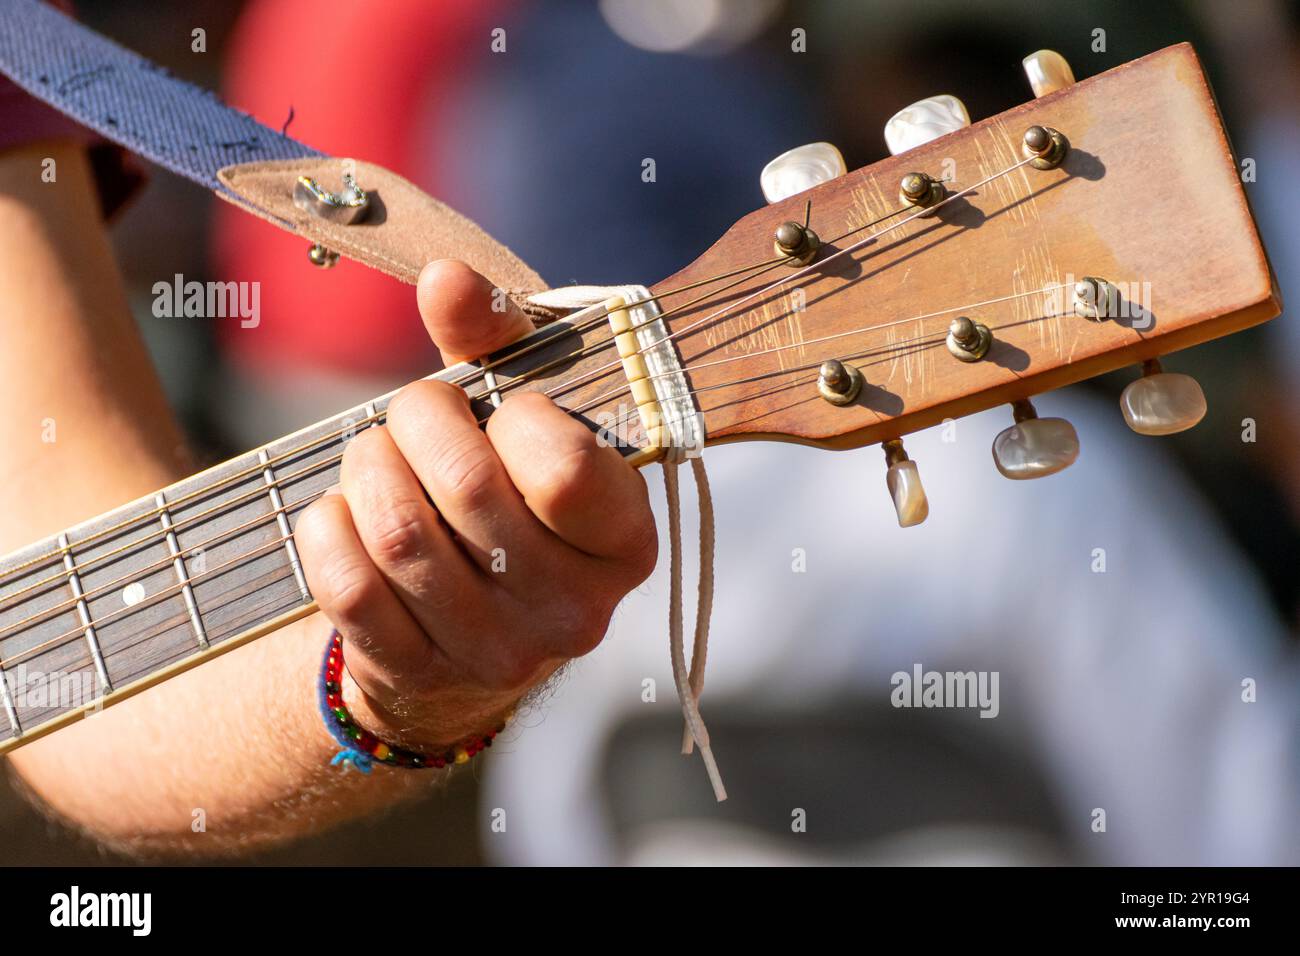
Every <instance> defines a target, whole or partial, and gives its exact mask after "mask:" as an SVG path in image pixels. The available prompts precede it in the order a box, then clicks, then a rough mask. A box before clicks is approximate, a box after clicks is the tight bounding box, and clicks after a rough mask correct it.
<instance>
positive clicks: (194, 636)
mask: <svg viewBox="0 0 1300 956" xmlns="http://www.w3.org/2000/svg"><path fill="white" fill-rule="evenodd" d="M571 329H572V326H571V324H570V322H557V323H554V324H552V325H549V326H546V327H545V328H544V329H541V330H539V331H538V332H537V333H535V334H534V336H532V337H530V338H528V339H524V340H523V341H522V342H520V343H516V345H515V346H512V347H511V348H510V349H509V350H507V352H506V353H498V354H497V355H494V356H489V357H487V358H485V359H484V360H483V361H482V362H480V363H472V364H461V365H456V366H452V367H450V368H447V369H444V370H442V371H441V372H438V373H437V374H436V375H434V376H431V377H432V378H436V379H441V380H444V381H448V382H452V383H455V384H458V385H460V386H461V387H463V388H464V389H465V390H466V392H467V393H468V394H469V396H470V400H471V407H472V409H473V411H474V413H475V416H476V418H477V419H479V420H480V422H486V420H487V419H488V417H489V416H490V415H491V413H492V410H493V409H494V407H496V405H498V404H500V402H501V401H502V400H503V398H504V397H505V396H507V395H508V394H509V393H510V392H511V391H514V390H545V391H547V392H548V394H551V395H552V397H553V398H554V399H555V400H556V401H557V402H558V403H559V404H560V405H561V406H562V407H565V408H567V409H569V410H570V411H571V412H572V413H573V414H575V415H576V416H577V417H579V418H580V419H582V420H584V421H586V422H587V423H588V424H589V426H590V427H592V428H593V429H594V430H597V431H599V432H601V434H602V437H603V438H605V439H606V440H608V441H610V442H611V443H614V444H616V445H618V446H619V447H620V448H621V449H622V450H623V451H624V453H625V454H628V455H635V454H636V453H637V452H638V450H639V448H638V446H639V444H642V442H640V441H638V439H640V438H641V437H643V436H640V435H639V434H635V430H631V431H629V430H625V429H623V428H619V429H617V430H609V425H610V423H611V422H620V423H622V422H625V421H626V411H625V410H626V408H627V401H628V399H627V396H626V395H625V394H620V393H621V391H622V388H623V386H625V384H626V379H625V378H624V377H623V372H622V369H621V367H619V365H618V362H617V356H616V353H612V352H611V351H610V350H606V349H604V348H600V347H599V346H600V345H601V344H602V343H603V342H604V341H605V340H606V339H607V338H608V336H607V332H606V330H603V329H601V328H599V327H593V329H592V330H591V331H590V332H586V333H579V332H574V331H571ZM593 343H594V344H593ZM584 348H585V349H586V350H587V351H588V352H589V353H590V354H583V351H584ZM611 355H613V356H614V361H613V362H612V363H611ZM512 356H514V357H512ZM484 366H487V367H488V368H490V369H491V371H490V372H488V373H486V374H485V373H484V371H483V367H484ZM394 394H396V393H395V392H393V393H389V394H388V395H384V396H381V397H379V398H376V399H375V400H373V401H371V402H368V403H366V404H365V405H362V406H359V407H357V408H353V409H349V410H348V411H346V412H343V413H341V414H339V415H335V416H333V417H331V418H329V419H326V420H325V421H322V422H318V423H317V424H315V425H312V426H310V427H308V428H305V429H303V430H302V431H299V432H296V433H294V434H292V435H289V436H286V437H284V438H281V439H279V440H277V441H273V442H271V443H270V444H268V445H265V446H263V447H261V448H258V449H256V450H254V451H250V452H248V453H246V454H244V455H240V456H238V457H237V458H233V459H231V460H229V461H226V462H223V463H221V464H219V465H217V466H215V467H213V468H210V469H208V470H207V471H204V472H202V473H200V474H198V475H194V476H193V477H190V478H187V479H185V480H183V481H180V482H177V483H176V484H174V485H170V486H168V487H167V488H163V489H161V490H160V491H158V492H156V493H154V494H150V495H146V496H145V497H142V498H140V499H138V500H137V501H134V502H131V503H130V504H127V505H124V506H122V507H120V508H117V509H115V510H114V511H111V512H109V513H107V514H104V515H101V516H99V517H97V518H94V519H92V520H90V521H87V522H84V523H82V524H79V525H77V526H75V527H73V528H69V529H67V530H66V531H64V532H62V533H60V534H57V535H54V536H52V537H50V538H47V539H45V540H44V541H39V542H37V543H36V544H33V545H31V546H29V547H27V548H24V549H23V550H22V551H19V552H17V553H15V554H12V555H9V556H8V557H6V558H5V559H3V560H0V674H2V675H3V680H0V703H2V704H3V711H0V752H4V751H5V750H8V749H11V748H12V747H14V746H17V745H18V744H20V743H23V742H26V741H27V740H30V739H33V738H35V737H39V736H42V735H43V734H45V733H48V732H49V731H51V730H53V729H57V728H58V727H59V726H62V725H63V724H65V723H67V722H69V721H70V720H72V719H75V718H76V717H78V716H81V715H83V714H84V713H86V712H93V711H94V710H96V709H98V708H99V707H101V706H105V705H107V704H111V703H115V702H116V701H118V700H120V699H122V698H124V697H127V696H130V695H131V694H133V693H135V692H137V691H138V690H141V689H144V688H145V687H148V686H151V685H152V684H155V683H157V682H159V681H160V680H163V679H165V678H166V677H169V676H171V675H173V674H175V673H179V672H180V671H182V670H186V669H188V668H189V667H192V666H194V665H196V664H198V663H200V662H202V661H203V660H205V659H207V658H208V657H210V656H212V655H215V654H217V653H221V652H222V651H226V650H230V649H232V648H233V647H236V646H239V645H240V644H243V643H246V642H247V641H249V640H252V639H253V638H256V637H258V636H261V635H262V634H265V633H268V632H269V631H271V630H274V629H276V628H278V627H281V626H283V625H284V624H286V623H288V622H290V621H292V620H294V619H296V618H298V617H302V616H304V615H306V614H308V613H311V612H312V611H313V610H314V609H315V603H314V601H313V599H312V596H311V592H310V590H309V588H308V586H307V581H306V578H305V577H304V574H303V568H302V564H301V561H300V560H299V556H298V553H297V549H296V548H295V545H294V540H293V531H294V527H295V525H296V522H297V520H298V517H299V516H300V515H301V514H302V512H303V510H304V509H305V508H306V507H307V506H308V505H309V504H310V503H311V502H312V501H314V500H315V499H316V498H317V497H318V496H319V495H320V494H321V493H322V492H323V491H324V490H325V489H326V488H328V487H330V486H331V485H333V484H335V483H337V481H338V472H339V466H340V462H341V460H342V455H343V451H344V449H345V448H346V445H347V442H348V441H350V440H351V439H352V438H353V437H354V436H355V435H356V434H357V433H359V432H360V431H361V430H363V429H366V428H372V427H375V426H377V425H381V424H382V423H383V422H384V418H385V412H386V410H387V407H388V402H389V399H390V398H391V397H392V395H394ZM628 434H632V435H633V437H632V438H631V439H627V440H621V439H620V436H623V438H624V439H626V437H627V435H628Z"/></svg>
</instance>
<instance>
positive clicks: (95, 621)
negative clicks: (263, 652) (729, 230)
mask: <svg viewBox="0 0 1300 956" xmlns="http://www.w3.org/2000/svg"><path fill="white" fill-rule="evenodd" d="M1042 291H1043V289H1033V290H1029V291H1027V292H1024V293H1018V294H1017V295H1013V296H1003V297H1000V298H999V299H997V300H986V301H1006V300H1008V299H1011V298H1020V297H1024V296H1029V295H1035V294H1039V293H1041V292H1042ZM965 308H969V306H958V307H956V308H954V309H947V310H943V311H941V312H938V313H929V314H927V317H933V316H934V315H938V314H946V313H948V312H952V311H959V310H961V309H965ZM1068 314H1070V313H1068V312H1062V313H1051V314H1047V315H1043V316H1039V317H1038V319H1036V320H1034V321H1042V320H1044V319H1047V318H1053V317H1058V316H1063V315H1068ZM906 321H917V320H916V319H911V320H906ZM891 324H896V323H891ZM1009 324H1013V323H1007V324H1004V325H1002V326H996V327H995V328H1004V327H1006V325H1009ZM873 330H874V327H868V328H866V329H862V330H859V332H860V333H861V332H870V331H873ZM923 339H924V336H917V337H914V338H913V339H909V340H904V342H901V343H893V344H891V345H890V346H888V347H886V348H882V349H879V350H877V351H875V352H869V353H868V352H861V353H855V355H885V356H887V355H888V354H889V353H890V352H893V351H899V350H901V349H903V348H909V347H908V343H909V342H913V341H919V340H923ZM942 342H943V339H936V340H934V341H932V342H930V343H928V344H922V345H920V346H911V347H910V348H909V350H917V349H919V348H929V347H935V346H938V345H940V344H942ZM798 347H800V346H798V345H790V346H786V347H785V348H798ZM820 364H821V362H813V363H809V364H807V365H804V366H796V367H793V368H788V369H772V370H768V371H766V372H762V373H759V374H757V375H753V376H747V377H745V378H741V379H734V380H730V381H727V382H720V383H715V384H713V385H707V386H702V387H699V388H693V389H690V390H689V394H691V395H698V394H700V393H701V392H705V391H712V390H716V389H719V388H726V387H731V386H735V385H739V384H746V383H749V382H753V381H758V380H761V379H763V378H770V377H773V376H778V375H787V374H792V373H795V372H799V371H806V370H811V369H816V368H818V367H819V366H820ZM800 384H802V383H801V382H791V383H786V384H785V385H783V386H781V388H794V387H797V386H799V385H800ZM630 391H631V386H630V385H628V386H624V387H623V388H621V389H618V390H616V391H615V392H613V393H610V395H609V396H602V397H601V399H597V400H595V401H596V402H597V403H600V402H601V401H602V400H608V397H617V396H618V395H621V394H624V393H626V392H630ZM717 407H722V406H717ZM584 408H585V406H583V407H580V408H576V409H566V411H568V412H569V413H570V414H581V412H582V411H583V410H584ZM486 421H487V419H483V420H482V421H480V422H477V424H479V425H483V424H485V423H486ZM605 431H608V429H605ZM341 458H342V455H337V456H334V457H332V458H330V459H327V460H325V461H322V462H318V463H316V464H314V465H312V466H310V467H311V468H313V469H314V468H319V467H324V466H326V465H328V464H332V463H333V462H335V461H338V460H340V459H341ZM285 480H292V479H291V478H286V479H285ZM268 487H269V486H268ZM323 494H324V492H323V491H322V492H318V493H316V494H314V495H311V496H308V497H304V498H303V499H301V500H299V501H297V502H294V503H293V504H290V505H286V506H284V507H283V508H281V509H276V510H274V511H273V512H272V513H271V514H268V515H262V516H259V517H258V519H255V523H250V524H253V526H254V527H260V526H265V525H267V524H269V523H271V522H272V521H274V520H277V518H278V515H279V514H280V513H284V514H285V515H286V516H287V515H288V514H289V513H290V512H291V511H293V510H294V509H300V508H305V507H307V506H308V505H310V504H311V503H312V502H314V501H316V500H317V499H318V498H320V497H321V495H323ZM229 533H230V532H225V533H223V534H229ZM292 540H293V533H292V532H290V534H289V535H287V536H285V535H280V536H277V537H276V538H275V539H273V540H272V541H270V542H266V543H263V544H261V545H258V546H257V547H255V548H253V549H252V550H251V551H249V552H246V553H245V554H243V555H240V556H237V557H235V558H232V559H231V560H229V561H225V562H223V563H222V564H220V565H218V566H217V567H215V568H210V569H207V570H205V571H203V572H200V573H199V574H197V575H194V576H189V577H187V579H186V581H185V582H183V583H180V584H176V585H171V586H169V587H167V588H164V589H163V590H162V591H159V592H157V593H156V594H154V595H151V596H149V597H147V598H146V599H145V600H142V601H140V602H137V603H136V604H133V605H129V606H126V607H122V608H119V609H118V610H116V611H112V612H110V613H109V614H106V615H104V616H103V617H100V618H89V623H88V624H85V625H80V626H78V627H76V628H74V629H72V630H70V631H67V632H64V633H62V634H60V635H57V636H56V637H53V638H49V639H47V640H46V641H43V642H42V643H40V644H37V645H34V646H33V647H31V648H27V649H26V650H24V651H21V652H19V653H18V654H17V655H15V656H14V657H11V658H4V657H0V669H3V668H6V667H10V666H12V665H14V664H15V663H21V662H22V661H24V660H29V659H31V658H32V657H33V656H35V655H38V654H40V653H43V652H45V651H47V650H51V649H56V648H57V647H59V646H62V645H64V644H67V643H72V642H75V641H79V640H81V639H82V638H84V637H85V636H86V631H87V629H88V628H99V627H102V626H103V625H104V624H105V623H107V622H109V621H111V620H114V619H117V618H123V619H124V618H126V617H130V616H131V615H132V614H136V613H140V612H142V611H144V610H146V609H147V608H148V607H152V606H153V605H154V604H157V603H159V602H160V601H162V600H165V599H170V598H172V597H176V596H178V595H181V594H183V592H184V590H185V588H186V586H187V585H191V586H192V585H193V583H194V582H195V581H197V580H199V579H201V578H207V577H210V576H213V575H215V574H217V573H219V572H222V571H223V570H226V569H230V568H231V567H232V566H237V565H240V564H246V563H248V562H250V561H253V560H256V558H257V557H259V556H262V555H261V552H266V554H271V553H274V552H275V551H276V550H278V549H279V548H281V547H283V546H284V545H285V543H286V542H288V541H292ZM170 563H172V556H169V557H168V558H167V559H166V560H165V561H162V562H159V564H158V566H157V570H161V569H163V568H165V567H166V566H167V565H168V564H170ZM133 577H138V575H135V576H133ZM123 580H126V579H125V578H124V579H123ZM90 593H91V592H87V593H86V595H85V596H84V597H89V596H90ZM77 603H78V602H77V601H75V600H74V601H72V602H71V604H72V605H73V606H75V605H76V604H77ZM224 606H225V605H221V604H217V605H214V607H213V608H212V609H211V610H209V611H208V613H209V614H211V613H212V612H213V611H214V610H219V609H220V608H222V607H224ZM47 613H48V612H41V615H34V616H33V618H35V617H40V616H42V615H44V614H47ZM61 613H66V612H61ZM54 616H56V617H57V616H58V615H57V614H56V615H54ZM33 618H29V619H27V620H26V621H22V622H18V623H17V624H16V625H12V626H11V627H10V628H7V629H6V631H12V630H13V629H14V628H21V627H24V626H27V625H28V624H29V623H30V622H31V621H32V620H33ZM43 619H44V620H50V619H51V618H48V617H45V618H43ZM11 636H12V633H10V634H5V633H4V632H0V639H4V638H5V637H11Z"/></svg>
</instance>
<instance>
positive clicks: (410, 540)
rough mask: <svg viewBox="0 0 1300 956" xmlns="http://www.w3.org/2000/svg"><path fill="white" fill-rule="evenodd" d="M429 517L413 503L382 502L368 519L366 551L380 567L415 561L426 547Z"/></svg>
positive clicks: (403, 501)
mask: <svg viewBox="0 0 1300 956" xmlns="http://www.w3.org/2000/svg"><path fill="white" fill-rule="evenodd" d="M428 526H429V516H428V515H427V514H426V513H425V509H424V507H423V506H422V505H420V504H417V503H416V502H413V501H407V500H399V501H386V502H383V503H382V505H381V507H379V508H376V509H375V511H374V516H373V517H372V518H371V520H370V527H369V528H368V531H369V534H368V535H367V536H366V537H367V550H368V551H369V552H370V554H371V556H372V557H373V558H374V559H375V560H376V561H377V562H379V563H380V564H381V565H395V564H405V563H407V562H410V561H413V560H416V559H418V558H419V557H420V556H421V555H422V554H423V553H424V550H425V548H426V547H427V546H428V541H429V527H428Z"/></svg>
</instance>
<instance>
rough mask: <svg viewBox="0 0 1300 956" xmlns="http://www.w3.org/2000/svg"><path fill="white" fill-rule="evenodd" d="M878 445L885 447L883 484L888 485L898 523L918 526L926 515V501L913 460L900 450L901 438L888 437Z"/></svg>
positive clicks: (900, 525) (899, 524)
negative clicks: (886, 464) (887, 467)
mask: <svg viewBox="0 0 1300 956" xmlns="http://www.w3.org/2000/svg"><path fill="white" fill-rule="evenodd" d="M882 447H883V448H884V449H885V461H886V462H888V463H889V470H888V471H887V472H885V485H886V486H887V487H888V488H889V496H890V497H891V498H892V499H893V500H894V511H895V513H896V514H897V515H898V526H899V527H900V528H910V527H912V526H913V525H918V524H920V523H921V522H922V521H924V520H925V519H926V518H927V517H928V516H929V514H930V502H929V501H928V500H926V497H925V488H923V487H922V486H921V473H920V472H919V471H917V469H916V462H914V461H912V460H911V459H910V458H908V457H907V452H905V451H903V440H902V439H901V438H893V439H890V440H889V441H887V442H885V443H884V445H883V446H882Z"/></svg>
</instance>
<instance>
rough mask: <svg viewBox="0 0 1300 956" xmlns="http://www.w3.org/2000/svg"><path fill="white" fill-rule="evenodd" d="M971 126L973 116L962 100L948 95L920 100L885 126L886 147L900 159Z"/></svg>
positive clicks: (897, 114)
mask: <svg viewBox="0 0 1300 956" xmlns="http://www.w3.org/2000/svg"><path fill="white" fill-rule="evenodd" d="M969 125H970V114H969V113H967V112H966V106H965V104H964V103H962V101H961V100H959V99H957V97H955V96H951V95H949V94H948V93H941V94H939V95H938V96H931V97H930V98H929V99H924V100H918V101H917V102H915V103H913V104H912V105H911V106H907V107H904V108H903V109H901V110H899V111H898V112H897V113H895V114H894V115H893V116H892V117H890V119H889V122H888V123H886V124H885V144H886V145H887V146H888V147H889V152H890V153H891V154H892V155H894V156H897V155H898V154H899V153H905V152H907V151H908V150H909V149H915V148H916V147H917V146H922V145H924V144H925V143H928V142H930V141H931V140H936V139H938V138H939V137H940V136H945V135H947V134H948V133H952V132H955V131H956V130H959V129H961V128H962V127H965V126H969Z"/></svg>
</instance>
